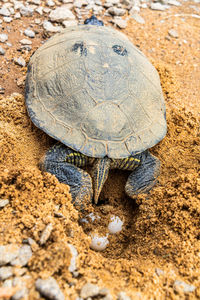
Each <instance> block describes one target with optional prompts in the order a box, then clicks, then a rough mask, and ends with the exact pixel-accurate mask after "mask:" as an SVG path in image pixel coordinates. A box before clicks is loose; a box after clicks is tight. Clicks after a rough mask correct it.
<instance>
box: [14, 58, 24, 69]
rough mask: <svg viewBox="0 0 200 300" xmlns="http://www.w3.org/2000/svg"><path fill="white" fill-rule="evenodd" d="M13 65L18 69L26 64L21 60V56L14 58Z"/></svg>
mask: <svg viewBox="0 0 200 300" xmlns="http://www.w3.org/2000/svg"><path fill="white" fill-rule="evenodd" d="M14 63H15V64H16V65H18V66H20V67H25V66H26V62H25V60H24V59H23V57H22V56H20V57H14Z"/></svg>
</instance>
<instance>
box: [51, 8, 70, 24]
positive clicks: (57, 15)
mask: <svg viewBox="0 0 200 300" xmlns="http://www.w3.org/2000/svg"><path fill="white" fill-rule="evenodd" d="M49 17H50V19H51V21H53V22H62V21H65V20H75V16H74V14H73V13H72V12H71V10H69V9H68V8H66V6H61V7H58V8H56V9H54V10H52V11H51V13H50V15H49Z"/></svg>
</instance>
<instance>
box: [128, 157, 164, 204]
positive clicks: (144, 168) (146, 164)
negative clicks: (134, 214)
mask: <svg viewBox="0 0 200 300" xmlns="http://www.w3.org/2000/svg"><path fill="white" fill-rule="evenodd" d="M140 160H141V162H140V164H139V166H138V167H136V169H135V170H134V171H133V172H132V173H131V174H130V175H129V177H128V180H127V182H126V186H125V191H126V194H127V195H128V196H129V197H131V198H134V197H135V196H136V195H138V194H140V193H146V192H148V191H149V190H151V189H152V187H153V186H154V185H155V184H156V182H157V177H158V175H159V171H160V161H159V159H158V158H156V157H155V156H153V155H152V154H151V153H150V152H149V151H145V152H143V153H142V154H141V157H140Z"/></svg>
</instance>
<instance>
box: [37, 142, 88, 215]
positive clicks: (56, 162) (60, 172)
mask: <svg viewBox="0 0 200 300" xmlns="http://www.w3.org/2000/svg"><path fill="white" fill-rule="evenodd" d="M87 160H88V158H87V157H86V156H85V155H83V154H81V153H79V152H76V151H74V150H72V149H70V148H69V147H67V146H65V145H63V144H56V145H54V146H53V147H51V148H50V149H49V150H48V151H47V152H46V154H45V155H44V157H43V158H42V159H41V161H40V163H39V165H40V169H41V170H42V171H46V172H49V173H51V174H54V175H55V176H56V177H57V178H58V180H59V181H60V182H62V183H65V184H68V185H69V186H70V193H71V195H72V203H73V204H74V205H75V206H76V207H77V208H78V209H79V210H82V209H84V207H86V206H87V204H88V203H91V202H92V196H93V189H92V179H91V177H90V175H89V174H88V173H87V172H85V171H84V170H82V169H80V168H79V167H83V166H85V165H86V164H87V163H88V161H87Z"/></svg>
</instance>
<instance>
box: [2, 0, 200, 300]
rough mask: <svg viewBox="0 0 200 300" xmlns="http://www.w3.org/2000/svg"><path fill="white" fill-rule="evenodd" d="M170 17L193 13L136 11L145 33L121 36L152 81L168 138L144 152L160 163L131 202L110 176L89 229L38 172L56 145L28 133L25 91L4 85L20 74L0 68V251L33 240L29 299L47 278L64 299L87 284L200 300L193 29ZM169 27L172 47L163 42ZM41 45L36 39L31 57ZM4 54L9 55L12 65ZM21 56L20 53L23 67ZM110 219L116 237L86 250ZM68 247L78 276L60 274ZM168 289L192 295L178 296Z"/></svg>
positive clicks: (189, 21)
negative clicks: (151, 72) (158, 88)
mask: <svg viewBox="0 0 200 300" xmlns="http://www.w3.org/2000/svg"><path fill="white" fill-rule="evenodd" d="M176 13H181V14H183V13H184V14H187V15H189V14H191V13H192V10H191V8H189V5H188V3H187V5H186V4H184V5H183V7H182V8H181V9H180V8H174V9H171V10H170V13H169V12H168V13H166V12H159V13H158V12H154V11H149V10H145V11H144V12H143V13H142V15H143V17H144V18H145V20H146V24H145V25H140V24H138V23H136V22H135V21H134V20H131V21H129V24H128V27H127V28H126V29H125V30H124V33H125V34H127V35H128V36H129V38H130V40H131V41H133V42H134V43H135V44H136V45H138V46H139V47H140V49H141V50H142V51H143V52H144V53H145V54H146V55H147V56H148V58H149V59H150V60H151V62H152V63H153V64H154V65H155V67H156V68H157V70H158V71H159V74H160V77H161V83H162V87H163V92H164V96H165V101H166V107H167V123H168V132H167V135H166V137H165V138H164V139H163V140H162V141H161V142H160V143H159V144H158V145H156V146H155V147H154V148H152V149H151V152H152V153H153V154H154V155H156V156H157V157H158V158H159V159H160V160H161V162H162V168H161V174H160V176H159V182H158V184H157V185H156V187H155V188H154V189H153V190H152V191H151V192H150V193H149V194H148V195H140V196H138V197H137V199H135V200H131V199H129V198H128V197H127V196H126V195H125V193H124V185H125V182H126V179H127V176H128V174H127V172H123V171H118V170H115V171H112V172H111V173H110V176H109V179H108V181H107V182H106V184H105V186H104V189H103V191H102V193H101V196H100V200H101V201H100V203H99V205H98V206H95V205H91V206H89V207H88V212H87V213H91V212H93V213H94V215H98V216H99V217H100V219H96V220H95V221H94V222H92V221H90V222H89V223H81V218H83V217H84V216H82V215H81V214H80V213H79V212H78V211H77V210H76V209H75V208H74V207H73V205H72V204H71V195H70V191H69V187H68V186H67V185H64V184H61V183H59V182H58V180H57V179H56V178H55V176H53V175H51V174H48V173H44V172H41V171H40V170H39V168H38V161H39V159H40V157H41V156H42V155H43V154H44V153H45V151H46V149H48V147H49V146H50V145H52V144H53V143H55V141H54V140H53V139H51V138H49V137H48V136H47V135H46V134H45V133H43V132H41V131H40V130H39V129H37V128H35V126H34V125H33V124H32V123H31V121H30V119H29V117H28V115H27V112H26V108H25V104H24V96H23V93H24V86H23V84H22V86H21V88H19V87H17V86H16V82H15V81H14V79H13V78H17V77H20V76H22V77H23V76H24V74H25V72H26V68H24V69H21V68H20V67H17V66H16V65H14V64H13V62H12V60H10V63H9V67H10V70H11V71H10V74H11V75H10V76H7V77H6V68H7V67H6V65H4V62H5V61H2V65H3V66H4V73H5V74H4V75H3V76H2V77H1V83H3V84H4V85H5V87H6V85H7V86H8V88H6V93H5V95H4V96H3V95H2V96H0V112H1V118H0V124H1V126H0V198H1V199H9V201H10V202H9V205H7V206H6V207H5V208H3V209H1V210H0V244H7V243H19V244H21V243H22V241H23V240H24V239H27V238H32V239H34V240H35V241H36V243H35V244H34V245H33V246H32V250H33V256H32V258H31V260H30V261H29V263H28V266H27V270H26V274H27V275H30V276H31V280H30V281H29V287H30V299H40V296H39V293H38V292H36V291H35V288H34V281H35V279H36V278H38V277H41V278H47V277H48V276H53V277H54V278H55V279H56V280H57V282H58V284H59V286H60V288H61V289H62V291H63V292H64V294H65V296H66V297H67V299H68V298H69V299H72V300H74V299H75V298H76V297H77V296H78V295H79V292H80V289H81V287H82V286H83V284H84V283H86V282H91V283H95V284H97V285H99V286H100V287H107V288H108V289H109V290H110V292H111V294H112V295H113V297H114V299H115V297H116V295H117V294H118V293H119V292H120V291H125V292H126V294H127V295H129V296H130V297H132V299H197V298H200V206H199V202H200V176H199V175H200V168H199V163H200V151H199V150H200V132H199V124H200V123H199V121H200V116H199V107H200V106H199V95H200V85H199V75H200V71H199V59H200V57H199V41H198V30H199V20H197V19H195V18H192V17H185V19H184V21H183V20H182V18H181V17H174V16H171V15H174V14H176ZM165 18H166V22H165V23H161V22H160V20H163V19H165ZM16 26H19V24H18V21H17V20H16ZM172 27H173V28H176V30H177V31H178V33H179V38H178V39H175V38H170V40H169V39H166V36H168V30H169V29H171V28H172ZM41 38H42V36H40V34H39V35H38V37H37V38H36V41H35V44H34V47H35V48H37V46H38V44H39V42H40V41H41ZM16 40H17V38H16ZM183 40H187V43H184V42H183ZM14 47H17V42H16V43H15V44H14ZM13 51H14V50H13ZM13 53H14V52H12V51H11V50H10V54H9V55H10V57H11V58H12V56H13ZM29 56H30V54H28V55H27V54H26V59H27V61H28V59H29ZM19 74H20V75H19ZM5 80H7V84H6V83H5ZM3 84H2V86H3ZM13 93H15V94H13ZM11 94H12V95H11ZM58 213H60V214H61V215H60V217H59V215H58ZM112 215H116V216H119V217H120V219H122V220H123V222H124V225H123V229H122V231H121V232H120V233H118V234H115V235H109V237H108V239H109V245H108V247H107V248H106V250H104V251H102V252H97V251H94V250H92V249H90V247H89V245H90V237H89V233H90V232H91V231H95V230H96V231H98V232H99V233H100V234H106V233H107V230H108V229H107V226H108V223H109V220H110V217H111V216H112ZM49 223H51V224H52V226H53V230H52V232H51V234H50V237H49V239H48V240H47V242H46V243H45V244H44V245H40V244H39V241H40V237H41V233H42V231H43V230H44V228H45V226H46V225H47V224H49ZM67 243H70V244H72V245H74V246H75V248H76V249H77V251H78V258H77V267H78V273H79V274H78V277H73V276H72V273H71V272H69V270H68V267H69V264H70V258H71V256H70V253H69V248H68V246H67ZM176 280H181V281H184V282H185V283H187V284H189V285H194V286H195V287H196V289H195V290H194V291H193V292H184V290H183V288H181V287H180V286H179V287H178V286H177V285H176Z"/></svg>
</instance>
